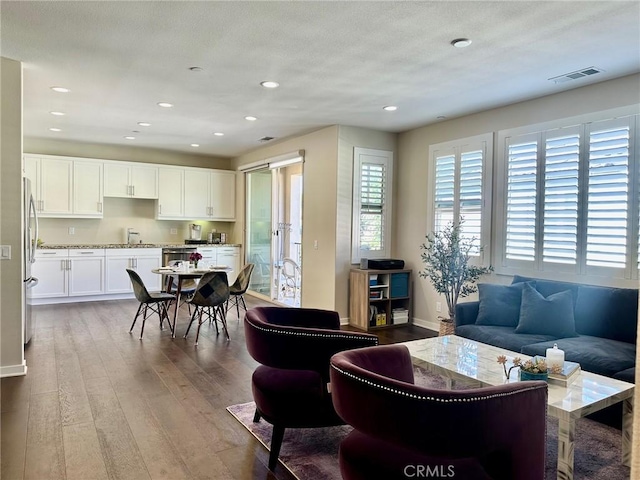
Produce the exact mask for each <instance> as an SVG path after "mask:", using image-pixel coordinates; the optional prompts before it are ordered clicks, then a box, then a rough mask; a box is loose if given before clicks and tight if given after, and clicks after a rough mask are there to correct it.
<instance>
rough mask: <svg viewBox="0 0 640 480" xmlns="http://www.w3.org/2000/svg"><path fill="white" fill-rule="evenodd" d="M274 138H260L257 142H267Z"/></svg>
mask: <svg viewBox="0 0 640 480" xmlns="http://www.w3.org/2000/svg"><path fill="white" fill-rule="evenodd" d="M273 139H274V137H262V138H261V139H260V140H259V141H260V142H269V141H271V140H273Z"/></svg>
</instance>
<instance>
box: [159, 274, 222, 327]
mask: <svg viewBox="0 0 640 480" xmlns="http://www.w3.org/2000/svg"><path fill="white" fill-rule="evenodd" d="M230 271H231V267H229V266H227V265H212V266H209V267H206V268H193V267H189V268H184V267H182V266H177V267H159V268H153V269H151V272H152V273H156V274H158V275H165V276H166V278H165V280H164V282H165V292H167V293H172V292H171V291H172V290H173V281H172V280H173V279H175V280H176V308H175V310H174V311H173V326H172V328H171V338H176V321H177V319H178V308H180V297H181V295H182V284H183V282H184V281H185V280H199V279H200V278H201V277H202V276H203V275H204V274H205V273H209V272H230Z"/></svg>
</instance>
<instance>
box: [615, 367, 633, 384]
mask: <svg viewBox="0 0 640 480" xmlns="http://www.w3.org/2000/svg"><path fill="white" fill-rule="evenodd" d="M613 378H615V379H616V380H622V381H623V382H627V383H636V367H633V368H627V369H626V370H622V371H621V372H618V373H616V374H615V375H614V376H613Z"/></svg>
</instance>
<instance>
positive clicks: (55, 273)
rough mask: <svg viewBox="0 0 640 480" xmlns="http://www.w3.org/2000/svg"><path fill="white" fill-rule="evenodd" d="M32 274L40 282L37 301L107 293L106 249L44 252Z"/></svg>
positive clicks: (35, 264)
mask: <svg viewBox="0 0 640 480" xmlns="http://www.w3.org/2000/svg"><path fill="white" fill-rule="evenodd" d="M31 271H32V273H33V276H34V277H36V278H37V279H38V285H36V286H35V287H34V288H33V298H52V297H75V296H83V295H102V294H103V293H104V249H86V250H85V249H82V250H80V249H78V250H76V249H73V250H67V249H60V250H40V251H38V252H36V262H35V263H34V264H33V267H32V270H31Z"/></svg>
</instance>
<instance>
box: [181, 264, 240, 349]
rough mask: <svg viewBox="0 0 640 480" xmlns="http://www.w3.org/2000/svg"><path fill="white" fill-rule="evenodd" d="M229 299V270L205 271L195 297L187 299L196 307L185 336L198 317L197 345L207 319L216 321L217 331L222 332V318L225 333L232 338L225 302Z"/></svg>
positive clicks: (185, 336) (185, 335)
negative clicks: (220, 329)
mask: <svg viewBox="0 0 640 480" xmlns="http://www.w3.org/2000/svg"><path fill="white" fill-rule="evenodd" d="M228 299H229V280H228V279H227V272H208V273H205V274H204V275H203V276H202V278H201V279H200V282H198V287H197V288H196V291H195V293H194V294H193V297H191V298H190V299H189V300H188V301H187V302H188V303H189V304H190V305H193V306H194V307H195V308H194V309H193V314H192V315H191V321H190V322H189V326H188V327H187V331H186V332H185V334H184V337H183V338H187V335H189V330H190V329H191V325H192V324H193V322H194V321H195V320H196V318H197V319H198V330H197V332H196V342H195V345H198V339H199V338H200V327H201V326H202V324H203V323H204V322H206V321H207V319H209V321H213V322H214V323H215V325H216V333H220V332H219V330H218V319H220V322H222V328H223V329H224V333H225V334H226V336H227V340H230V338H229V330H228V329H227V311H226V309H225V303H226V302H227V300H228ZM205 313H206V316H205V317H204V320H203V315H204V314H205Z"/></svg>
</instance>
